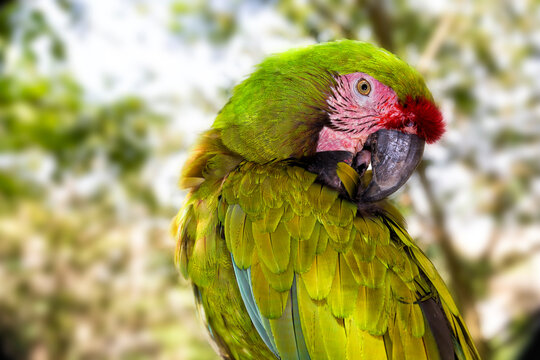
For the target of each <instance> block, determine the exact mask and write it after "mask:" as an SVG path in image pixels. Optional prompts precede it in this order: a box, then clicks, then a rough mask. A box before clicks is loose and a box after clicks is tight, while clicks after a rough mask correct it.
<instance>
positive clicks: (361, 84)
mask: <svg viewBox="0 0 540 360" xmlns="http://www.w3.org/2000/svg"><path fill="white" fill-rule="evenodd" d="M356 90H358V92H359V93H360V95H369V93H370V92H371V85H369V82H368V81H367V80H366V79H360V80H358V82H357V83H356Z"/></svg>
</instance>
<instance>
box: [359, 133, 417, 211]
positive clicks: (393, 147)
mask: <svg viewBox="0 0 540 360" xmlns="http://www.w3.org/2000/svg"><path fill="white" fill-rule="evenodd" d="M367 143H368V144H369V146H370V148H371V167H372V169H373V176H372V178H371V182H370V183H369V185H368V186H367V187H366V189H365V190H364V191H362V190H360V194H359V199H360V201H362V202H375V201H379V200H382V199H384V198H385V197H387V196H388V195H390V194H392V193H393V192H395V191H396V190H397V189H399V188H400V187H401V186H402V185H403V184H404V183H405V182H406V181H407V179H409V177H410V176H411V174H412V173H413V171H414V169H416V167H417V166H418V164H419V163H420V160H421V159H422V155H423V153H424V144H425V141H424V140H423V139H421V138H420V137H418V136H417V135H413V134H405V133H402V132H401V131H397V130H385V129H383V130H379V131H377V132H376V133H374V134H372V135H371V136H370V138H369V139H368V141H367Z"/></svg>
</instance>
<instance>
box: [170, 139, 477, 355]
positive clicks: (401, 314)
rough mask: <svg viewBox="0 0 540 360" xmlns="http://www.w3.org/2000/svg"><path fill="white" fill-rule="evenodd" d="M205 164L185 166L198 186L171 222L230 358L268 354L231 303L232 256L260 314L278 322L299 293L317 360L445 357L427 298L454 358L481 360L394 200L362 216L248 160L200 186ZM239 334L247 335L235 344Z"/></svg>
mask: <svg viewBox="0 0 540 360" xmlns="http://www.w3.org/2000/svg"><path fill="white" fill-rule="evenodd" d="M217 150H219V149H217ZM215 152H216V153H219V151H215ZM222 156H225V155H222ZM226 159H227V161H229V163H230V164H231V166H232V165H233V164H235V163H237V162H236V161H235V160H234V158H233V157H228V158H226ZM235 166H236V164H235ZM193 169H195V170H193ZM202 169H203V167H202V166H200V165H199V164H195V165H193V166H192V170H191V171H189V174H188V175H189V176H188V177H189V182H190V183H193V184H197V187H196V188H195V189H194V191H192V193H191V194H190V196H189V197H188V200H187V201H186V204H185V206H184V208H183V210H182V211H181V212H180V213H179V215H178V216H177V218H176V221H175V223H174V224H175V225H174V229H173V231H175V233H176V236H177V238H178V249H177V263H178V264H179V267H180V269H181V272H182V274H183V275H184V276H186V277H189V278H190V279H191V281H192V282H193V283H194V285H195V286H196V287H198V289H200V291H201V298H202V302H203V306H204V305H207V306H204V308H205V311H206V319H207V322H208V325H209V329H210V327H211V329H210V330H211V332H213V333H214V335H213V336H214V337H215V338H217V340H216V342H217V343H219V341H222V342H223V343H224V344H225V345H222V347H225V348H227V349H226V350H225V352H227V353H228V354H232V356H233V357H235V356H237V357H235V358H239V359H240V358H242V359H243V358H246V359H249V358H254V359H266V358H267V359H272V358H275V356H274V355H273V354H272V353H271V352H270V351H268V349H267V348H266V346H265V345H264V343H263V342H262V341H261V340H260V339H258V340H257V339H253V334H256V331H255V330H254V328H253V325H252V324H251V323H250V321H249V316H248V315H247V313H246V310H245V309H243V305H241V304H240V305H238V303H241V298H240V295H239V290H238V288H237V286H236V283H235V282H234V273H233V272H232V263H231V256H230V254H231V253H232V255H233V257H234V261H235V264H236V266H237V267H238V268H240V269H250V274H251V282H252V284H253V286H252V291H253V295H254V298H255V301H256V305H257V307H258V309H259V311H260V313H261V314H262V315H263V316H264V317H266V318H267V319H276V321H277V319H280V318H281V317H282V314H283V313H284V309H285V308H286V307H287V306H290V304H289V305H287V304H288V302H289V303H290V299H289V296H290V294H291V287H292V286H296V289H295V291H296V294H297V297H298V309H299V319H300V322H301V329H302V332H303V336H304V339H305V344H306V347H307V350H308V352H309V354H310V358H311V359H313V360H317V359H414V360H417V359H440V358H448V357H447V356H446V357H445V356H443V355H444V354H439V350H438V343H437V339H436V337H435V336H434V334H433V333H432V330H431V328H430V326H429V323H428V322H427V320H426V317H425V316H424V313H423V311H422V307H421V303H422V302H423V301H426V300H428V299H432V300H434V301H435V302H436V303H437V304H439V307H440V308H441V309H442V311H443V313H444V314H445V316H446V319H447V321H448V328H449V329H450V332H451V333H452V336H453V338H455V343H456V344H457V345H456V346H457V347H459V348H460V349H459V350H456V354H458V357H462V358H463V359H477V358H478V353H477V352H476V349H475V347H474V345H473V343H472V341H471V339H470V336H469V334H468V333H467V330H466V328H465V326H464V325H463V320H462V319H461V316H460V315H459V312H458V309H457V307H456V305H455V304H454V302H453V300H452V298H451V296H450V293H449V292H448V289H447V288H446V286H445V285H444V283H443V281H442V279H441V277H440V276H439V274H438V273H437V271H436V270H435V268H434V267H433V265H432V264H431V262H430V261H429V260H428V259H427V257H426V256H425V255H424V254H423V253H422V251H421V250H420V249H419V248H418V247H417V246H416V245H415V243H414V242H413V240H412V239H411V238H410V236H409V235H408V234H407V232H406V231H405V230H404V225H403V223H402V220H401V219H400V218H399V217H398V216H393V215H392V214H393V213H394V212H395V210H393V209H392V208H391V207H390V205H383V206H384V207H386V208H388V209H389V210H388V212H387V213H386V214H384V215H380V216H367V215H365V216H362V214H361V213H360V212H359V211H358V209H357V207H356V205H355V204H353V203H352V202H349V201H347V200H345V199H344V198H343V197H342V196H339V194H338V192H336V191H334V190H332V189H330V188H328V187H326V186H324V185H321V184H319V183H317V182H315V179H316V175H315V174H312V173H309V172H307V171H305V170H304V169H302V168H300V167H296V166H292V165H291V164H287V163H284V162H276V163H271V164H266V165H260V164H255V163H251V162H243V163H240V164H239V165H238V166H237V167H236V168H235V169H234V170H233V171H232V172H230V174H229V175H228V176H226V177H223V176H222V175H221V174H216V176H215V178H213V179H210V180H206V181H198V180H197V177H198V176H201V174H202V172H203V170H202ZM208 171H210V170H207V172H208ZM341 171H342V173H343V175H342V176H343V177H349V178H351V177H354V174H349V172H348V169H347V168H343V169H341ZM201 177H202V176H201ZM349 181H350V182H353V181H355V180H354V179H352V178H351V179H350V180H349ZM345 186H346V187H347V185H345ZM349 187H350V188H352V186H349ZM347 190H348V189H347ZM294 279H296V281H294ZM205 303H206V304H205ZM234 303H236V305H231V304H234ZM232 306H235V308H234V309H231V307H232ZM208 309H211V310H210V311H211V312H213V314H209V313H208V312H209V310H208ZM220 312H222V313H221V314H220ZM217 314H219V316H217ZM227 314H228V315H227ZM227 316H230V318H227ZM233 317H236V318H235V319H233ZM215 318H219V320H215ZM270 321H274V320H270ZM272 324H274V325H272V326H274V327H275V328H277V327H278V325H277V324H278V323H272ZM242 332H246V333H247V332H251V333H250V334H251V335H250V336H251V337H252V338H251V339H249V340H246V339H245V338H244V339H242V336H244V335H243V334H242ZM218 340H219V341H218ZM231 344H236V345H234V346H233V345H231ZM276 345H277V348H278V350H280V352H281V351H283V352H282V353H286V352H287V351H288V350H287V349H285V345H283V349H280V343H279V341H278V342H277V343H276ZM284 358H287V357H284Z"/></svg>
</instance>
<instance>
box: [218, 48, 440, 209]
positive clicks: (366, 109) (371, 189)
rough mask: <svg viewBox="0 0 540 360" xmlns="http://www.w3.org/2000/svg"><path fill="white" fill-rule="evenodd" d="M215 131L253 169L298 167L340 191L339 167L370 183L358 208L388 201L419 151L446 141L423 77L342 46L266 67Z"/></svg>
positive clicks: (295, 53) (387, 58) (389, 58)
mask: <svg viewBox="0 0 540 360" xmlns="http://www.w3.org/2000/svg"><path fill="white" fill-rule="evenodd" d="M213 127H214V128H215V129H217V130H218V131H220V132H221V138H222V141H223V143H224V145H225V146H227V147H228V148H229V149H231V150H232V151H234V152H235V153H237V154H239V155H241V156H242V157H243V158H245V159H246V160H249V161H254V162H259V163H266V162H271V161H280V160H286V159H294V160H297V161H298V162H300V163H303V164H305V166H306V168H307V169H308V170H310V171H312V172H315V173H317V174H318V175H319V178H320V180H321V181H323V182H325V183H326V184H328V185H329V186H332V187H334V188H339V187H340V184H341V180H340V178H339V177H338V175H337V174H336V168H337V165H338V163H340V162H344V163H346V164H348V165H350V166H351V167H352V168H353V169H354V170H355V171H356V173H357V174H358V176H360V177H362V176H364V175H367V174H368V173H366V170H367V168H368V166H369V165H370V164H371V167H372V172H371V178H370V180H369V183H368V184H367V185H366V186H360V187H359V188H358V190H357V193H356V195H355V198H356V200H358V201H359V202H362V203H372V202H376V201H379V200H382V199H384V198H385V197H387V196H388V195H390V194H392V193H393V192H395V191H396V190H397V189H398V188H400V187H401V186H402V185H403V184H404V183H405V182H406V181H407V179H408V178H409V177H410V175H411V174H412V172H413V171H414V169H415V168H416V166H417V165H418V164H419V162H420V160H421V158H422V155H423V151H424V144H425V143H426V142H427V143H433V142H435V141H437V140H438V139H439V138H440V137H441V136H442V134H443V133H444V122H443V119H442V115H441V113H440V111H439V110H438V108H437V106H436V105H435V104H434V102H433V98H432V95H431V93H430V92H429V90H428V89H427V87H426V85H425V82H424V80H423V79H422V77H421V76H420V74H419V73H418V72H417V71H416V70H414V69H413V68H412V67H410V66H409V65H407V64H406V63H405V62H403V61H402V60H400V59H399V58H397V57H396V56H395V55H393V54H391V53H389V52H387V51H386V50H383V49H380V48H377V47H375V46H373V45H370V44H368V43H363V42H357V41H350V40H342V41H337V42H331V43H326V44H319V45H314V46H309V47H305V48H301V49H295V50H290V51H288V52H285V53H283V54H279V55H274V56H271V57H269V58H267V59H266V60H265V61H263V62H262V63H261V64H260V65H259V67H258V69H257V70H256V71H255V72H254V73H253V74H252V75H251V76H250V77H249V78H248V79H246V80H245V81H244V82H243V83H241V84H240V85H239V86H237V87H236V88H235V90H234V93H233V96H232V98H231V100H230V101H229V103H227V105H225V107H224V108H223V109H222V111H221V112H220V114H219V115H218V117H217V119H216V121H215V123H214V125H213Z"/></svg>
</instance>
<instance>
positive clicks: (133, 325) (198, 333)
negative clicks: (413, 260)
mask: <svg viewBox="0 0 540 360" xmlns="http://www.w3.org/2000/svg"><path fill="white" fill-rule="evenodd" d="M0 4H2V5H0V358H2V359H31V360H47V359H197V360H199V359H203V360H204V359H217V357H216V355H214V353H213V351H212V350H211V348H210V346H209V345H208V344H207V342H206V337H205V334H204V331H203V328H202V326H201V324H200V322H199V321H198V319H197V316H196V312H195V309H194V303H193V300H192V296H191V291H190V289H189V286H188V283H187V282H186V281H185V280H183V279H181V277H180V276H179V275H178V273H177V271H176V269H175V267H174V263H173V249H174V245H175V244H174V240H173V239H172V237H171V236H170V234H169V223H170V220H171V218H172V217H173V216H174V215H175V212H176V211H177V209H178V208H179V207H180V206H181V204H182V199H183V196H184V195H185V194H184V193H183V192H182V191H180V190H178V189H177V186H176V182H177V178H178V174H179V171H180V168H181V166H182V164H183V161H184V159H185V157H186V151H187V150H188V149H189V147H190V146H191V145H192V144H193V142H194V140H195V139H196V138H197V134H199V133H200V132H201V131H202V130H204V129H206V128H208V127H209V126H210V124H211V123H212V121H213V118H214V117H215V115H216V113H217V112H218V111H219V109H220V108H221V107H222V106H223V105H224V104H225V102H226V101H227V98H228V97H229V96H230V93H231V89H232V87H233V86H234V85H235V84H237V83H238V82H240V81H241V80H242V79H245V77H246V76H247V75H248V74H249V73H250V72H251V71H252V70H253V68H254V65H255V64H257V63H258V62H260V61H261V60H262V59H263V58H264V57H265V56H267V55H268V54H270V53H275V52H280V51H284V50H286V49H289V48H291V47H297V46H301V45H308V44H314V43H317V42H324V41H329V40H333V39H339V38H350V39H361V40H365V41H369V42H373V43H375V44H378V45H380V46H383V47H385V48H386V49H389V50H391V51H393V52H394V53H396V54H398V55H399V56H400V57H402V58H403V59H405V60H406V61H407V62H409V63H410V64H412V65H413V66H415V67H417V68H418V69H419V70H420V71H421V72H422V73H423V74H424V75H425V77H426V80H427V82H428V85H429V87H430V88H431V89H432V92H433V94H434V96H435V99H436V100H437V102H438V103H439V105H440V107H441V110H442V112H443V114H444V116H445V119H446V121H447V124H448V131H447V133H446V135H445V136H444V138H443V140H442V141H441V142H440V143H438V144H436V145H432V146H429V147H428V148H427V151H426V154H425V161H424V162H423V163H422V165H421V166H420V168H419V169H418V171H417V173H416V174H415V175H414V176H413V177H412V178H411V180H410V181H409V182H408V184H407V185H406V186H405V188H404V189H403V190H402V191H400V192H399V193H398V194H397V195H395V196H394V198H395V200H396V202H397V203H398V204H399V206H400V207H401V208H402V209H403V211H404V212H405V214H406V215H407V220H408V222H409V227H410V232H411V233H412V235H413V236H414V237H415V238H416V239H418V242H419V244H420V246H421V247H422V248H423V249H424V250H425V251H426V252H427V254H428V255H429V256H430V258H431V259H432V260H433V261H434V263H435V264H436V266H437V268H438V269H439V270H440V272H441V273H442V274H443V277H444V278H445V279H446V280H447V282H448V283H449V285H450V286H451V288H452V292H453V294H454V295H455V298H456V300H457V301H458V303H459V306H460V307H461V309H462V311H463V314H464V316H465V318H466V322H467V323H468V325H469V328H470V330H471V333H472V334H473V336H474V337H475V339H476V342H477V344H478V347H479V349H480V351H481V352H482V354H483V355H484V357H485V358H486V359H514V358H518V356H519V354H523V353H524V352H525V351H526V348H527V346H528V344H530V342H531V341H532V340H531V337H532V336H533V334H534V331H535V329H536V331H537V336H539V337H540V334H538V331H539V329H540V327H539V326H540V206H539V204H540V176H539V175H540V26H539V25H540V6H539V5H540V2H539V1H538V0H478V1H465V0H464V1H451V0H437V1H431V0H430V1H427V0H410V1H405V0H385V1H379V0H348V1H322V0H315V1H302V0H285V1H263V0H251V1H239V0H238V1H235V0H231V1H218V0H215V1H202V0H163V1H150V0H132V1H129V0H114V1H113V0H111V1H90V0H57V1H54V0H43V1H41V0H36V1H2V2H1V3H0Z"/></svg>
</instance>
